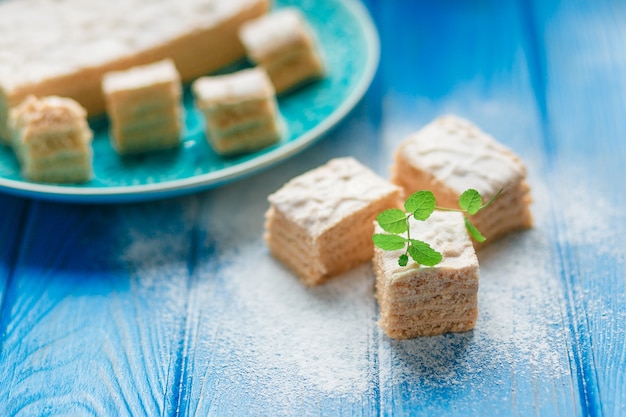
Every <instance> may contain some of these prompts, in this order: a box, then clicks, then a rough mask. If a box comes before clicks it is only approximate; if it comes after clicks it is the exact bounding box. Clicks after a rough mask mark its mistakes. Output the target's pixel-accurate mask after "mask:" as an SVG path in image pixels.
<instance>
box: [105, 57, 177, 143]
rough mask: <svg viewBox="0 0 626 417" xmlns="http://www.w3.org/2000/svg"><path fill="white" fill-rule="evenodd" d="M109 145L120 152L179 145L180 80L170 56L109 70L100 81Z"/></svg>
mask: <svg viewBox="0 0 626 417" xmlns="http://www.w3.org/2000/svg"><path fill="white" fill-rule="evenodd" d="M102 91H103V93H104V97H105V101H106V106H107V111H108V114H109V119H110V121H111V144H112V145H113V147H114V148H115V150H116V151H117V152H118V153H120V154H132V153H141V152H147V151H152V150H158V149H168V148H173V147H176V146H178V145H179V144H180V130H181V121H180V119H181V110H180V106H181V104H180V100H181V94H182V93H181V81H180V76H179V74H178V71H177V70H176V67H175V66H174V62H173V61H172V60H170V59H165V60H162V61H158V62H154V63H152V64H148V65H142V66H137V67H133V68H130V69H128V70H124V71H112V72H108V73H106V74H105V75H104V78H103V80H102Z"/></svg>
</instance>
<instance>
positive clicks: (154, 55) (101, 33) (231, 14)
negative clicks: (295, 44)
mask: <svg viewBox="0 0 626 417" xmlns="http://www.w3.org/2000/svg"><path fill="white" fill-rule="evenodd" d="M269 8H270V1H269V0H186V1H184V2H181V1H180V0H160V1H157V2H154V1H145V0H126V1H121V2H116V3H115V5H113V4H112V3H111V1H110V0H89V1H86V0H63V1H40V0H19V1H0V34H1V35H0V142H2V141H7V140H8V137H7V136H8V131H7V122H8V114H9V110H10V109H11V108H12V107H14V106H16V105H18V104H19V103H20V102H22V101H23V100H24V99H25V98H26V97H27V96H28V95H35V96H37V97H43V96H49V95H57V96H62V97H71V98H73V99H74V100H76V101H78V102H79V103H80V104H81V106H83V107H84V108H85V109H87V111H88V112H89V114H92V115H93V114H98V113H102V112H103V111H104V110H105V101H104V97H103V94H102V89H101V83H102V77H103V75H104V74H105V73H107V72H110V71H120V70H125V69H128V68H131V67H135V66H140V65H146V64H149V63H151V62H155V61H159V60H162V59H166V58H171V59H172V60H173V61H174V62H175V63H176V68H177V69H178V71H179V72H180V75H181V78H182V80H183V81H191V80H192V79H194V78H196V77H199V76H201V75H204V74H208V73H210V72H212V71H215V70H218V69H220V68H222V67H223V66H225V65H228V64H230V63H232V62H234V61H237V60H239V59H241V58H243V57H244V55H245V50H244V47H243V45H242V44H241V41H240V40H239V36H238V30H239V27H240V26H241V25H242V24H243V23H244V22H246V21H248V20H250V19H253V18H256V17H259V16H261V15H263V14H264V13H266V12H267V11H268V10H269Z"/></svg>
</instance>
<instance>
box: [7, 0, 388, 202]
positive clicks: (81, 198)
mask: <svg viewBox="0 0 626 417" xmlns="http://www.w3.org/2000/svg"><path fill="white" fill-rule="evenodd" d="M336 1H338V2H340V3H342V4H343V5H344V6H345V7H346V8H347V9H348V11H349V12H350V13H351V15H352V16H354V18H355V20H356V21H357V23H358V26H359V27H360V28H361V30H362V31H363V36H364V40H365V45H366V50H367V59H366V62H365V67H364V70H363V73H362V76H361V77H360V78H359V79H358V81H357V83H356V85H355V87H354V88H353V89H352V90H351V91H350V92H349V94H348V96H347V97H346V98H345V100H344V101H343V102H342V103H341V104H340V105H339V106H338V107H337V108H336V109H334V110H333V112H332V113H331V114H330V115H328V116H327V117H326V118H325V119H324V120H323V121H322V122H320V123H319V124H318V125H316V126H315V127H314V128H312V129H311V130H309V131H308V132H306V133H305V134H303V135H301V136H299V137H298V138H296V139H295V140H293V141H290V142H287V143H285V144H284V145H282V146H280V147H279V148H277V149H275V150H272V151H270V152H268V153H265V154H263V155H259V156H258V157H254V158H252V159H250V160H247V161H245V162H242V163H240V164H236V165H234V166H231V167H227V168H222V169H220V170H218V171H215V172H208V173H205V174H200V175H196V176H191V177H187V178H180V179H174V180H168V181H165V182H161V183H158V182H157V183H152V184H141V185H128V186H122V185H118V186H111V187H92V188H88V187H77V186H72V185H57V184H43V183H34V182H27V181H18V180H13V179H8V178H0V189H1V190H2V191H6V192H8V193H11V194H14V195H21V196H25V197H31V198H38V199H46V200H55V201H71V202H86V203H90V202H91V203H102V202H112V203H115V202H132V201H147V200H153V199H158V198H164V197H167V196H177V195H181V194H185V193H191V192H195V191H201V190H204V189H208V188H212V187H216V186H218V185H220V184H225V183H227V182H231V181H234V180H236V179H241V178H244V177H245V176H247V175H250V174H252V173H253V172H257V171H261V170H263V169H266V168H268V167H270V166H271V165H273V164H276V163H278V162H280V161H282V160H285V159H287V158H289V157H290V156H293V155H294V154H296V153H297V152H299V151H302V150H304V149H305V148H306V147H308V146H310V145H312V144H313V143H314V142H315V141H316V140H318V139H320V138H321V137H322V136H323V135H324V134H325V133H327V132H328V131H329V130H330V129H332V128H333V127H334V126H335V125H337V123H339V122H340V121H341V120H342V119H343V118H344V117H345V116H346V115H347V114H348V113H349V112H350V111H351V110H352V109H353V108H354V107H355V106H356V104H357V103H358V102H359V101H360V100H361V98H363V96H364V95H365V93H366V92H367V90H368V89H369V87H370V85H371V83H372V81H373V79H374V76H375V74H376V71H377V69H378V65H379V61H380V38H379V35H378V30H377V28H376V25H375V24H374V22H373V20H372V17H371V15H370V14H369V12H368V10H367V8H366V7H365V5H364V4H363V3H362V2H361V1H359V0H336Z"/></svg>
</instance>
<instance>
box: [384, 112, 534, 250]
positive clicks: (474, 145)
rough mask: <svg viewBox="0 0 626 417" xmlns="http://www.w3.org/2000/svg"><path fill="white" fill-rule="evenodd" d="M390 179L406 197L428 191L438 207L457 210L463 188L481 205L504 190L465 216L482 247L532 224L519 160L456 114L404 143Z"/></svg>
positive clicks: (398, 149) (397, 155) (423, 130)
mask: <svg viewBox="0 0 626 417" xmlns="http://www.w3.org/2000/svg"><path fill="white" fill-rule="evenodd" d="M391 181H392V182H394V183H396V184H398V185H400V186H401V187H402V188H403V189H404V192H405V195H407V196H408V195H410V194H411V193H413V192H415V191H418V190H430V191H432V192H433V193H434V194H435V196H436V198H437V204H438V205H440V206H444V207H458V199H459V196H460V195H461V194H462V193H463V192H464V191H465V190H467V189H469V188H473V189H475V190H477V191H478V192H479V193H481V195H482V196H483V198H484V200H485V201H487V200H488V199H489V198H491V197H492V196H493V195H494V194H495V193H497V192H498V191H499V190H500V189H502V190H504V191H503V193H502V194H501V195H500V196H499V197H498V198H497V199H496V200H495V202H494V203H493V204H492V205H491V206H490V207H488V208H487V209H485V210H482V211H480V212H479V213H478V214H476V215H474V216H471V220H472V222H473V223H474V224H475V225H476V226H477V227H478V229H479V230H480V231H481V232H482V233H483V235H484V236H485V237H487V241H486V242H485V243H488V242H491V241H493V240H496V239H497V238H498V237H500V236H502V235H504V234H506V233H508V232H510V231H513V230H516V229H522V228H528V227H531V226H532V216H531V213H530V208H529V206H530V203H531V196H530V187H529V185H528V183H527V182H526V167H525V166H524V163H523V162H522V160H521V159H520V158H519V157H518V156H516V155H515V154H514V153H513V152H511V151H510V150H509V149H508V148H506V147H505V146H503V145H501V144H500V143H498V142H497V141H496V140H495V139H494V138H492V137H491V136H489V135H487V134H485V133H484V132H482V131H481V130H480V129H479V128H478V127H476V126H475V125H473V124H472V123H470V122H469V121H467V120H464V119H462V118H459V117H456V116H444V117H441V118H439V119H437V120H435V121H433V122H432V123H430V124H428V125H427V126H425V127H424V128H423V129H421V130H420V131H418V132H417V133H415V134H413V135H411V136H409V137H408V138H407V139H406V140H404V141H403V142H402V143H401V144H400V146H399V147H398V148H397V149H396V151H395V154H394V164H393V166H392V168H391ZM475 245H476V247H480V246H481V245H482V244H478V243H476V242H475Z"/></svg>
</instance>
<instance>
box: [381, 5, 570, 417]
mask: <svg viewBox="0 0 626 417" xmlns="http://www.w3.org/2000/svg"><path fill="white" fill-rule="evenodd" d="M385 6H386V4H383V3H382V2H381V3H380V9H379V10H378V12H377V13H376V14H377V15H378V16H380V20H379V25H380V28H381V29H380V30H381V34H382V37H383V40H382V44H383V51H384V54H383V60H382V63H383V65H382V68H381V71H382V72H383V78H384V79H385V80H386V81H387V83H388V84H389V86H390V87H391V88H390V90H389V94H388V95H387V96H386V97H385V103H386V106H385V112H384V113H383V124H384V126H383V140H384V141H385V144H386V145H385V147H386V151H384V152H383V153H384V154H386V155H387V156H386V158H387V160H390V159H391V154H392V152H393V150H394V149H395V147H396V146H397V144H398V143H399V142H400V141H401V140H402V139H403V138H404V137H405V136H406V135H407V134H409V133H412V132H413V131H415V130H417V129H418V128H420V127H421V126H422V125H424V124H425V123H427V122H429V121H430V120H432V119H433V118H434V117H436V116H439V115H442V114H446V113H455V114H459V115H461V116H464V117H467V118H468V119H470V120H473V121H474V122H476V123H477V124H478V125H479V126H481V127H482V128H483V129H484V130H486V131H487V132H489V133H491V134H492V135H494V136H495V137H496V138H497V139H498V140H499V141H501V142H503V143H504V144H506V145H507V146H509V147H511V148H512V149H513V150H514V151H515V152H516V153H517V154H519V155H520V156H521V157H522V158H523V159H524V160H525V162H526V163H527V166H528V169H529V179H530V182H531V187H533V196H534V199H535V204H534V206H533V212H534V215H535V220H536V226H535V228H534V229H533V230H531V231H528V232H524V233H519V234H516V235H514V236H511V237H510V238H508V239H505V240H504V241H503V242H499V243H498V244H497V245H493V246H491V247H488V248H486V249H485V250H483V251H482V252H481V253H480V254H479V259H480V261H481V288H480V292H479V310H480V314H479V320H478V323H477V326H476V329H475V330H474V331H473V332H470V333H466V334H458V335H448V336H441V337H435V338H423V339H416V340H412V341H402V342H396V341H389V340H386V339H384V338H383V339H382V342H381V344H380V346H381V349H380V357H379V368H380V374H381V384H380V390H381V407H382V410H381V412H382V414H384V415H396V414H404V415H565V416H567V415H577V414H579V413H580V412H581V408H580V406H579V399H578V394H579V387H578V383H579V382H578V380H577V379H576V377H575V375H572V373H571V371H570V367H569V360H568V358H569V356H570V355H571V346H570V345H568V343H567V339H566V338H565V337H564V336H565V335H569V334H570V327H569V322H568V320H567V319H566V318H565V317H564V312H565V311H566V309H567V303H566V301H565V299H564V297H563V295H562V287H561V281H560V277H559V274H558V270H557V268H555V267H554V259H555V258H556V257H558V251H557V250H556V249H555V248H554V247H553V243H554V239H553V238H552V237H551V236H550V234H549V233H546V230H551V229H552V228H553V227H554V220H553V219H552V218H551V216H550V213H551V212H550V205H551V201H550V196H549V194H548V193H547V189H546V188H547V184H546V182H545V180H544V175H545V173H546V170H547V165H548V160H547V158H549V155H546V148H545V145H544V142H543V138H542V132H543V124H542V118H541V105H540V103H538V102H537V99H536V96H535V94H534V90H535V88H537V87H538V86H537V85H535V78H534V75H533V71H535V68H534V66H533V65H532V64H531V63H532V62H534V61H533V59H534V58H533V57H532V56H530V57H529V56H528V55H527V54H529V53H530V54H532V53H533V52H532V51H529V50H528V49H527V48H526V45H527V39H526V38H527V34H526V32H525V27H524V20H523V17H522V15H521V10H520V5H519V4H517V3H516V2H489V1H487V2H478V3H476V2H474V3H467V2H454V1H449V2H439V3H437V4H433V3H432V2H402V6H403V7H399V8H397V9H396V8H388V7H385ZM405 16H411V25H408V24H402V23H403V22H405V21H406V19H407V18H406V17H405ZM538 24H544V22H538ZM395 57H402V58H399V59H400V62H404V64H405V65H404V66H402V65H396V62H398V60H397V59H396V58H395Z"/></svg>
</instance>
